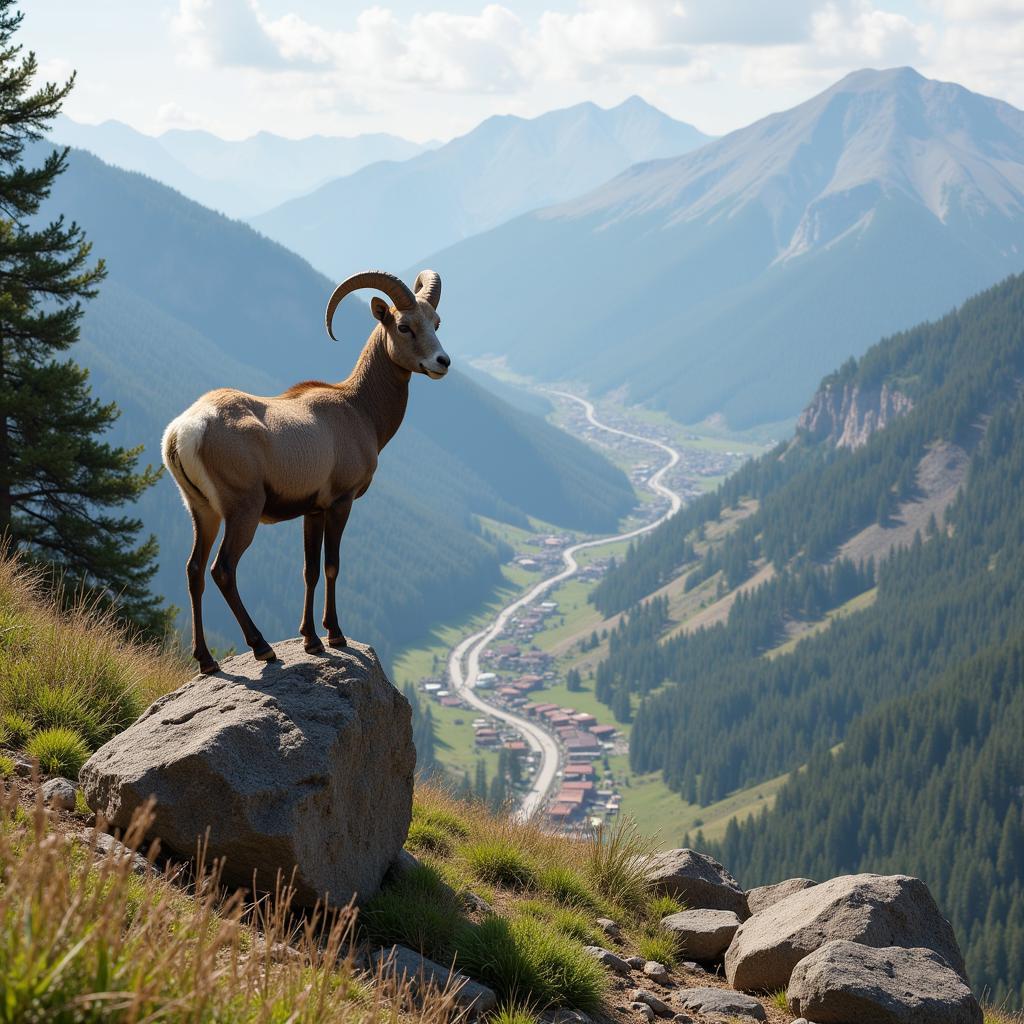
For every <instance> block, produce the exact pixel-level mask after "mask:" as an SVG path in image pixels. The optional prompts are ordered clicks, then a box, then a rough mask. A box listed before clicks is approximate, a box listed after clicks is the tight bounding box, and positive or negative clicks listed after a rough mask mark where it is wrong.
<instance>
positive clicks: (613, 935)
mask: <svg viewBox="0 0 1024 1024" xmlns="http://www.w3.org/2000/svg"><path fill="white" fill-rule="evenodd" d="M597 927H598V928H600V929H601V931H603V932H604V933H605V935H607V936H608V938H610V939H621V938H622V929H620V928H619V926H618V925H617V924H616V923H615V922H614V921H613V920H612V919H611V918H610V917H599V918H598V919H597Z"/></svg>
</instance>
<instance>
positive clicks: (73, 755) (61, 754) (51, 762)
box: [25, 727, 89, 779]
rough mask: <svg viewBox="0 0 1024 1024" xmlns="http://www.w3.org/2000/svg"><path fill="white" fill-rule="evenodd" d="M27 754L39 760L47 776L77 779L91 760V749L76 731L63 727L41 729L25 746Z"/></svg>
mask: <svg viewBox="0 0 1024 1024" xmlns="http://www.w3.org/2000/svg"><path fill="white" fill-rule="evenodd" d="M25 753H26V754H28V756H29V757H35V758H38V760H39V767H40V768H41V769H42V770H43V771H44V772H46V774H47V775H63V776H64V777H65V778H68V779H77V778H78V772H79V771H80V769H81V767H82V765H83V764H85V762H86V761H87V760H88V759H89V747H88V746H87V745H86V742H85V740H84V739H83V738H82V737H81V735H80V734H79V733H77V732H75V730H74V729H65V728H63V727H61V728H56V729H40V730H39V732H37V733H33V734H32V736H31V737H29V741H28V743H27V744H25Z"/></svg>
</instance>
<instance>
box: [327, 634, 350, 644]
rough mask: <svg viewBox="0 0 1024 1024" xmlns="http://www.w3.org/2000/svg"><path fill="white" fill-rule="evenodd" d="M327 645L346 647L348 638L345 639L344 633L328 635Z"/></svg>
mask: <svg viewBox="0 0 1024 1024" xmlns="http://www.w3.org/2000/svg"><path fill="white" fill-rule="evenodd" d="M327 646H328V647H348V640H346V639H345V635H344V634H342V635H341V636H329V637H328V638H327Z"/></svg>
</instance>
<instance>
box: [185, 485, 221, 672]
mask: <svg viewBox="0 0 1024 1024" xmlns="http://www.w3.org/2000/svg"><path fill="white" fill-rule="evenodd" d="M189 511H190V512H191V513H192V533H193V541H192V554H191V555H189V558H188V562H186V563H185V575H186V577H187V579H188V597H189V603H190V604H191V605H192V657H193V658H195V659H196V661H198V662H199V671H200V672H202V673H203V675H204V676H208V675H212V674H213V673H214V672H218V671H220V665H218V664H217V662H216V661H215V660H214V658H213V655H212V654H211V653H210V648H209V647H207V646H206V634H205V632H204V630H203V590H204V589H205V584H206V563H207V562H209V560H210V552H211V551H212V550H213V542H214V541H215V540H216V539H217V531H218V530H219V529H220V516H218V515H217V513H216V512H214V511H213V509H212V508H211V507H210V506H209V505H204V506H202V507H197V506H195V505H191V506H190V507H189Z"/></svg>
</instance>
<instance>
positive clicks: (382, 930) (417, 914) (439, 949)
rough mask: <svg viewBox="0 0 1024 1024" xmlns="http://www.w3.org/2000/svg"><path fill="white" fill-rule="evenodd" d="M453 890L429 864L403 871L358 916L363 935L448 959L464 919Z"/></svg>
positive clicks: (452, 951) (384, 944) (384, 943)
mask: <svg viewBox="0 0 1024 1024" xmlns="http://www.w3.org/2000/svg"><path fill="white" fill-rule="evenodd" d="M464 920H465V919H464V916H463V913H462V907H461V905H460V903H459V900H458V898H457V896H456V894H455V893H454V891H453V890H452V889H451V888H450V886H448V885H447V884H446V883H445V881H444V880H443V879H442V877H441V875H440V874H439V873H438V871H437V869H436V868H434V867H432V866H431V865H429V864H420V865H419V866H418V867H415V868H412V869H411V870H409V871H406V872H405V873H404V874H403V875H401V876H400V877H399V878H398V879H396V880H395V881H394V882H392V883H391V884H390V885H388V886H387V887H386V888H385V889H382V890H381V891H380V892H379V893H378V894H377V895H376V896H374V897H373V899H371V900H370V901H369V902H368V903H367V904H366V906H365V907H364V908H363V910H362V913H361V914H360V916H359V922H360V925H361V927H362V929H363V931H364V933H365V935H366V937H367V938H368V939H369V940H370V941H371V942H373V943H376V944H378V945H381V946H387V945H390V944H393V943H395V942H400V943H402V945H405V946H409V947H410V949H415V950H417V951H418V952H420V953H423V954H424V955H425V956H428V957H431V958H433V959H439V960H446V959H450V957H451V956H452V954H453V953H454V950H455V937H456V933H457V932H458V929H459V927H460V925H461V924H462V923H463V922H464Z"/></svg>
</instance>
